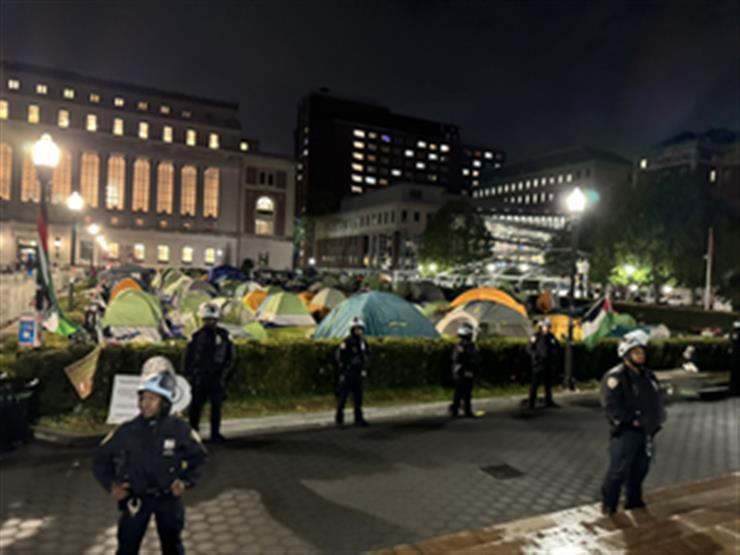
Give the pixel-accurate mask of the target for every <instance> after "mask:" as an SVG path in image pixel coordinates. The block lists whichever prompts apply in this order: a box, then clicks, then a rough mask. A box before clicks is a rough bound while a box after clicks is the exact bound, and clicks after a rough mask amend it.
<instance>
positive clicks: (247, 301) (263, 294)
mask: <svg viewBox="0 0 740 555" xmlns="http://www.w3.org/2000/svg"><path fill="white" fill-rule="evenodd" d="M266 298H267V291H264V290H262V289H256V290H254V291H250V292H249V293H247V294H246V295H244V299H243V300H242V302H243V303H244V305H245V306H246V307H247V308H249V309H250V310H251V311H252V312H257V309H258V308H259V307H260V305H261V304H262V301H264V300H265V299H266Z"/></svg>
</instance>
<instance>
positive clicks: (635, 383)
mask: <svg viewBox="0 0 740 555" xmlns="http://www.w3.org/2000/svg"><path fill="white" fill-rule="evenodd" d="M601 396H602V404H603V405H604V408H605V409H606V417H607V419H608V420H609V425H610V427H611V431H612V434H614V435H618V434H619V433H620V432H621V431H623V430H640V431H644V432H645V433H647V434H649V435H651V436H652V435H654V434H656V433H658V431H659V430H660V428H661V426H662V425H663V422H664V421H665V409H664V407H663V399H662V396H661V392H660V384H659V383H658V380H657V378H656V377H655V375H654V374H653V372H652V371H651V370H649V369H647V368H643V369H642V370H641V371H640V373H639V374H637V373H635V372H634V371H632V370H630V369H629V368H628V367H627V366H625V364H624V363H622V364H619V365H618V366H615V367H614V368H612V369H611V370H609V371H608V372H607V373H606V374H604V377H603V378H602V380H601ZM635 421H637V422H639V424H640V425H639V426H635V424H634V422H635Z"/></svg>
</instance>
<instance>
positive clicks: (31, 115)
mask: <svg viewBox="0 0 740 555" xmlns="http://www.w3.org/2000/svg"><path fill="white" fill-rule="evenodd" d="M40 119H41V113H40V110H39V107H38V106H37V105H36V104H31V105H29V106H28V123H38V122H39V120H40Z"/></svg>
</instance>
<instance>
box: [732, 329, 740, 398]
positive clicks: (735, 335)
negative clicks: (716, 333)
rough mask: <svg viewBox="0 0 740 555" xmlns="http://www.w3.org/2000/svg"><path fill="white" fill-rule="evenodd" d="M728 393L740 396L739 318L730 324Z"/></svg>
mask: <svg viewBox="0 0 740 555" xmlns="http://www.w3.org/2000/svg"><path fill="white" fill-rule="evenodd" d="M730 351H731V354H732V357H731V358H730V364H731V365H732V366H731V368H730V395H732V396H734V397H740V320H736V321H735V323H734V324H733V325H732V333H731V334H730Z"/></svg>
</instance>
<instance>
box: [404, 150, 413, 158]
mask: <svg viewBox="0 0 740 555" xmlns="http://www.w3.org/2000/svg"><path fill="white" fill-rule="evenodd" d="M403 153H404V155H405V156H406V158H413V157H414V151H413V150H411V149H410V148H407V149H406V150H404V151H403Z"/></svg>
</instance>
